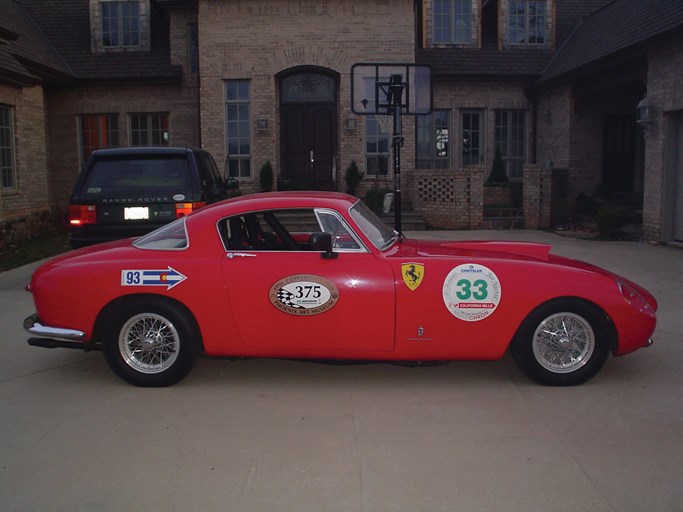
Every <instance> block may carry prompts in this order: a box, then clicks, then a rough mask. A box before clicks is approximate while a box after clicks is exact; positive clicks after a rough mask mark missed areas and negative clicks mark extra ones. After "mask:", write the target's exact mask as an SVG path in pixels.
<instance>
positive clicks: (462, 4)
mask: <svg viewBox="0 0 683 512" xmlns="http://www.w3.org/2000/svg"><path fill="white" fill-rule="evenodd" d="M471 39H472V2H471V0H434V43H436V44H440V43H445V44H469V43H470V42H471Z"/></svg>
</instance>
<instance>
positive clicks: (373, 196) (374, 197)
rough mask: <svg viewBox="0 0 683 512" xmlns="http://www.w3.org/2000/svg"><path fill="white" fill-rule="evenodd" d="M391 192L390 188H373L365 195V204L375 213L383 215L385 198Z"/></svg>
mask: <svg viewBox="0 0 683 512" xmlns="http://www.w3.org/2000/svg"><path fill="white" fill-rule="evenodd" d="M389 192H391V190H389V189H388V188H380V187H372V188H371V189H370V190H368V191H367V192H366V193H365V199H364V200H365V204H367V205H368V207H369V208H370V209H371V210H372V211H373V212H375V213H378V214H379V213H382V211H383V209H384V196H385V195H386V194H388V193H389Z"/></svg>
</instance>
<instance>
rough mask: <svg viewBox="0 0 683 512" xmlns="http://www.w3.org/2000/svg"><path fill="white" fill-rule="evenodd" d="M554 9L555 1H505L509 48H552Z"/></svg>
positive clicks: (503, 16)
mask: <svg viewBox="0 0 683 512" xmlns="http://www.w3.org/2000/svg"><path fill="white" fill-rule="evenodd" d="M506 4H507V5H506ZM506 7H507V9H506ZM552 9H553V0H508V1H507V2H504V1H503V2H502V18H503V25H504V40H505V42H506V43H507V46H508V47H516V46H525V47H542V48H548V47H550V46H552V30H553V25H552V20H553V15H552ZM506 11H507V12H506Z"/></svg>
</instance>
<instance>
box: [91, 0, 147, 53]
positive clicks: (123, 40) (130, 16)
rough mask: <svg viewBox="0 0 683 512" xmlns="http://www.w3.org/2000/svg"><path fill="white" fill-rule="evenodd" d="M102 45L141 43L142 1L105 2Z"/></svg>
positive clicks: (102, 7) (118, 45)
mask: <svg viewBox="0 0 683 512" xmlns="http://www.w3.org/2000/svg"><path fill="white" fill-rule="evenodd" d="M100 7H101V9H102V46H104V47H105V48H112V47H124V46H139V45H140V2H103V3H102V4H101V6H100Z"/></svg>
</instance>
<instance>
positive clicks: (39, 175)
mask: <svg viewBox="0 0 683 512" xmlns="http://www.w3.org/2000/svg"><path fill="white" fill-rule="evenodd" d="M0 103H2V104H3V105H6V106H9V107H10V108H11V109H12V112H13V118H14V142H15V147H14V149H15V154H14V156H15V170H16V186H15V188H13V189H6V190H2V192H0V223H1V224H0V249H2V248H3V247H4V246H5V245H6V244H8V243H20V242H22V241H24V240H25V239H28V238H33V237H35V236H38V235H40V234H41V233H43V232H45V231H46V230H48V229H49V228H50V225H51V222H50V221H51V216H50V209H49V206H50V205H49V200H48V197H49V190H48V180H47V160H46V151H45V147H46V140H45V111H44V106H43V89H42V87H38V86H36V87H25V88H16V87H11V86H8V85H3V84H0Z"/></svg>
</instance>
